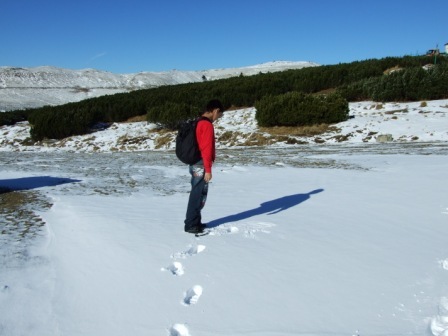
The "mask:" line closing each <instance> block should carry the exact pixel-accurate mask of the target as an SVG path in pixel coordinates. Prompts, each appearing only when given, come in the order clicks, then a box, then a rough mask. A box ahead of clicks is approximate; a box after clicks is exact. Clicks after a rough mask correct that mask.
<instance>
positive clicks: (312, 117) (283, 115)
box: [255, 92, 349, 127]
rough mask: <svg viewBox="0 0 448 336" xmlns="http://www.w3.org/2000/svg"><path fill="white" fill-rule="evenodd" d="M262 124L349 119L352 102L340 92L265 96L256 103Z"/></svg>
mask: <svg viewBox="0 0 448 336" xmlns="http://www.w3.org/2000/svg"><path fill="white" fill-rule="evenodd" d="M255 108H256V109H257V114H256V119H257V121H258V125H260V126H262V127H272V126H306V125H315V124H332V123H337V122H341V121H345V120H347V118H348V112H349V107H348V102H347V101H346V100H345V99H344V98H343V97H342V96H341V95H339V94H337V93H333V94H329V95H310V94H305V93H303V92H289V93H285V94H283V95H277V96H272V95H269V96H265V97H263V98H262V99H261V100H259V101H257V102H256V103H255Z"/></svg>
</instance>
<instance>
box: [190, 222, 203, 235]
mask: <svg viewBox="0 0 448 336" xmlns="http://www.w3.org/2000/svg"><path fill="white" fill-rule="evenodd" d="M206 227H207V225H205V224H199V225H198V226H193V227H191V228H188V229H185V232H188V233H195V234H197V233H202V232H204V229H205V228H206Z"/></svg>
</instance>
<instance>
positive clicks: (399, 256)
mask: <svg viewBox="0 0 448 336" xmlns="http://www.w3.org/2000/svg"><path fill="white" fill-rule="evenodd" d="M420 105H421V103H411V104H403V105H402V104H384V105H383V106H378V107H377V104H376V103H373V102H363V103H352V104H350V109H351V114H352V115H354V116H355V117H354V118H353V119H350V120H348V121H347V122H344V123H341V124H338V125H337V127H338V128H340V129H341V132H340V133H339V135H341V134H342V135H347V134H353V136H349V137H348V139H347V141H346V142H343V143H337V142H331V136H330V135H328V136H321V137H322V138H325V139H327V143H326V144H313V145H311V144H310V145H289V146H287V145H285V144H282V143H276V144H275V145H272V146H267V147H241V148H239V147H238V146H233V147H230V145H226V144H224V145H223V144H221V145H220V149H219V150H218V157H217V162H216V165H215V166H214V170H213V180H212V182H211V185H210V189H209V198H208V200H207V204H206V206H205V208H204V211H203V219H204V221H205V222H207V223H208V224H209V226H210V227H212V233H211V234H210V235H208V236H205V237H200V238H196V237H194V236H192V235H189V234H186V233H184V232H183V219H184V215H185V210H186V204H187V198H188V192H189V176H188V171H187V168H186V167H185V166H184V165H182V164H180V163H179V162H178V161H177V160H176V159H175V156H174V154H173V152H172V151H171V150H165V149H160V150H158V151H143V149H152V148H153V147H152V143H151V141H149V140H145V141H147V142H146V143H142V145H141V147H138V146H137V147H136V148H134V149H132V148H128V150H129V151H128V152H127V151H126V148H124V150H121V149H118V150H117V152H113V151H112V150H111V148H112V147H113V146H116V144H117V141H118V140H117V139H118V138H120V137H122V136H123V135H129V134H132V133H133V132H152V127H153V125H148V124H146V123H140V124H139V123H137V124H116V125H114V126H112V127H110V128H108V129H106V130H104V131H100V132H98V133H96V134H93V135H89V136H90V137H93V136H94V137H95V139H96V140H86V138H84V137H78V138H76V137H74V138H71V139H68V140H65V142H64V143H65V145H64V146H62V144H59V145H60V146H54V147H52V146H53V145H51V144H49V145H48V147H44V146H24V145H23V144H20V141H16V139H20V138H22V137H26V136H27V132H28V128H27V127H28V126H27V125H26V124H21V125H16V126H12V127H2V128H1V129H0V132H1V133H0V141H2V142H1V143H2V145H1V148H2V151H0V171H1V178H0V189H1V188H9V189H11V190H17V192H16V193H20V194H23V195H30V196H33V197H36V198H37V199H38V200H41V201H46V202H48V203H50V204H51V205H52V206H51V208H49V209H45V208H42V207H40V208H39V207H37V208H34V207H36V205H35V204H34V203H32V202H30V203H29V204H28V206H27V207H25V210H27V211H29V212H31V213H33V214H34V215H33V216H34V217H33V218H34V219H35V220H36V221H38V222H39V223H43V225H41V226H39V227H36V224H34V225H31V226H26V225H23V227H22V226H20V225H21V224H20V223H19V224H17V223H16V220H17V219H18V218H19V217H20V216H22V213H21V212H20V211H17V212H12V213H6V215H4V216H3V213H2V216H3V217H2V218H0V225H2V227H3V228H4V229H3V231H2V232H3V233H2V235H0V240H1V241H0V335H7V336H16V335H17V336H18V335H36V336H37V335H39V336H40V335H64V336H72V335H73V336H77V335H83V336H84V335H92V336H99V335H108V336H114V335H117V336H118V335H120V336H122V335H134V336H139V335H142V336H143V335H168V336H188V335H190V336H205V335H208V336H209V335H218V336H219V335H236V336H238V335H260V336H274V335H275V336H277V335H280V336H286V335H288V336H289V335H335V336H339V335H341V336H342V335H345V336H355V335H356V336H358V335H359V336H378V335H403V336H404V335H434V336H447V335H448V245H447V238H446V237H447V236H448V197H447V195H448V193H447V190H448V157H447V155H448V145H447V130H448V127H447V126H448V122H447V120H448V118H447V117H446V113H447V105H448V101H446V100H445V101H433V102H427V107H421V106H420ZM423 105H424V104H423ZM404 109H407V111H404ZM396 110H400V111H398V112H397V111H396ZM391 111H393V113H389V114H388V113H386V112H391ZM253 115H254V110H253V109H245V110H238V111H232V112H226V113H225V117H224V118H223V119H221V120H220V121H219V122H218V123H217V125H216V126H217V131H218V132H223V131H224V130H223V129H226V128H228V129H232V130H233V131H235V132H240V133H241V136H240V137H241V139H244V138H245V137H247V136H248V134H250V133H251V132H252V133H253V132H255V131H256V130H257V129H256V122H255V121H254V119H253ZM393 117H396V118H393ZM221 128H223V129H222V130H221ZM358 131H360V132H358ZM218 132H217V133H218ZM370 132H378V133H377V134H375V135H371V134H370ZM151 134H152V133H151ZM369 134H370V135H369ZM378 134H391V135H392V136H393V139H394V140H393V141H392V142H388V143H377V142H376V137H377V135H378ZM138 136H139V135H138ZM333 136H334V134H333ZM85 137H87V136H85ZM136 137H137V136H135V137H133V139H135V138H136ZM368 137H370V139H368V140H366V139H367V138H368ZM313 139H314V138H313ZM88 141H92V146H90V145H87V144H88ZM364 141H367V142H364ZM313 143H314V142H313ZM93 146H96V147H98V149H96V151H95V150H94V149H93ZM170 146H171V145H169V146H168V149H169V148H171V147H170ZM89 147H92V148H90V149H88V148H89ZM13 194H14V193H3V194H0V197H2V201H3V200H4V199H5V198H4V197H6V196H11V195H13ZM4 204H6V203H4ZM4 206H6V205H4ZM19 210H20V209H19ZM25 210H23V211H25ZM2 211H4V209H3V210H2ZM15 225H16V226H17V229H16V230H19V229H20V230H22V231H21V232H20V234H19V233H14V232H15V231H14V229H11V228H16V226H15ZM30 231H31V232H34V234H30Z"/></svg>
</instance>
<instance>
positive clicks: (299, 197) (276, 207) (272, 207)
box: [207, 189, 324, 228]
mask: <svg viewBox="0 0 448 336" xmlns="http://www.w3.org/2000/svg"><path fill="white" fill-rule="evenodd" d="M322 191H324V189H316V190H313V191H310V192H309V193H307V194H294V195H289V196H284V197H280V198H277V199H274V200H272V201H268V202H264V203H261V204H260V206H259V207H258V208H255V209H251V210H247V211H243V212H240V213H237V214H234V215H230V216H226V217H222V218H218V219H215V220H212V221H210V222H208V224H207V227H210V228H213V227H217V226H219V225H222V224H225V223H230V222H237V221H240V220H244V219H247V218H250V217H253V216H257V215H262V214H268V215H273V214H276V213H279V212H281V211H284V210H287V209H289V208H291V207H293V206H296V205H299V204H300V203H302V202H305V201H306V200H308V199H309V198H310V197H311V195H314V194H318V193H320V192H322Z"/></svg>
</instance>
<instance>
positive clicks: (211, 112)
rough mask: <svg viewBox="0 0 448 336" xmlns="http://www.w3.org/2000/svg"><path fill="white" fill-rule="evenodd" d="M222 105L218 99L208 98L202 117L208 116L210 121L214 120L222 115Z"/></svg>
mask: <svg viewBox="0 0 448 336" xmlns="http://www.w3.org/2000/svg"><path fill="white" fill-rule="evenodd" d="M223 112H224V107H223V105H222V103H221V101H219V100H218V99H212V100H210V101H209V102H208V103H207V105H206V106H205V111H204V112H203V113H202V116H203V117H206V118H209V119H210V120H211V122H214V121H216V120H218V119H219V118H221V117H222V114H223Z"/></svg>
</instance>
